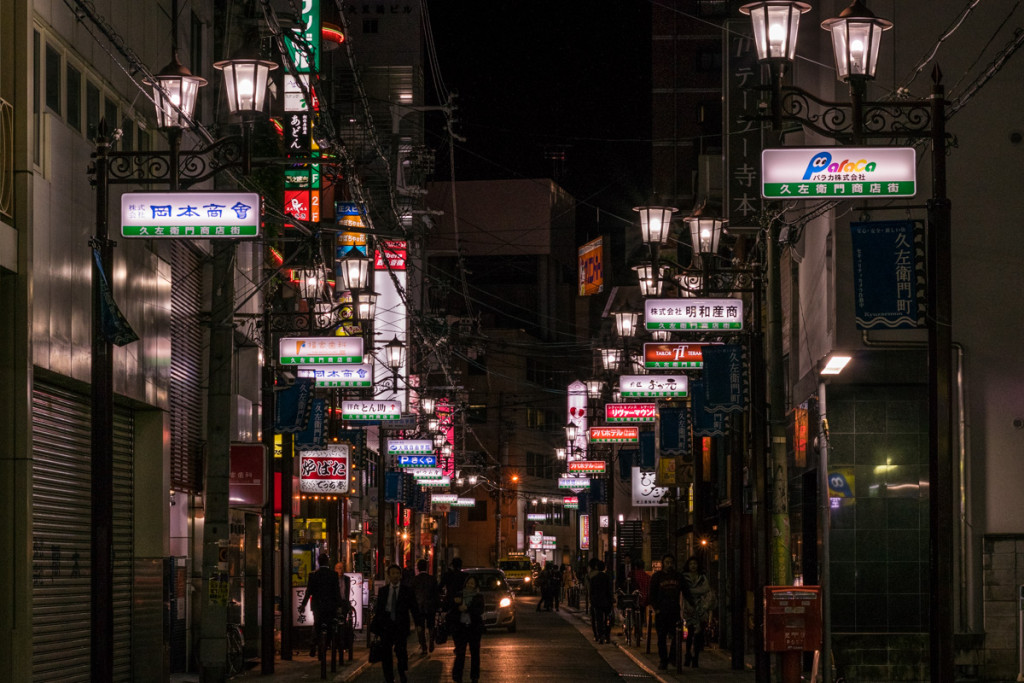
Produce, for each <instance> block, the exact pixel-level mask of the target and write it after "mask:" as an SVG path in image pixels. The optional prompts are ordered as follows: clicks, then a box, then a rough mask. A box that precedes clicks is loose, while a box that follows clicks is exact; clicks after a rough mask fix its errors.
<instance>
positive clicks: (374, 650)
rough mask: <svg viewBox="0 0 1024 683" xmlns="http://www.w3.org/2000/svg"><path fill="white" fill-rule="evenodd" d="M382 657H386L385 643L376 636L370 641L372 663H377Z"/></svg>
mask: <svg viewBox="0 0 1024 683" xmlns="http://www.w3.org/2000/svg"><path fill="white" fill-rule="evenodd" d="M382 659H384V643H383V642H382V641H381V639H380V638H378V637H376V636H375V637H374V638H373V640H371V641H370V664H376V663H377V662H379V661H381V660H382Z"/></svg>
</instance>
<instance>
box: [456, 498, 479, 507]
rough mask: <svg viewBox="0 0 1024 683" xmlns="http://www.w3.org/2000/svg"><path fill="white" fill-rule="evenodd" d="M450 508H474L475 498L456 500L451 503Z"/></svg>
mask: <svg viewBox="0 0 1024 683" xmlns="http://www.w3.org/2000/svg"><path fill="white" fill-rule="evenodd" d="M452 507H457V508H471V507H476V498H456V499H455V502H454V503H452Z"/></svg>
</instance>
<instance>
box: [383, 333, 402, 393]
mask: <svg viewBox="0 0 1024 683" xmlns="http://www.w3.org/2000/svg"><path fill="white" fill-rule="evenodd" d="M404 360H405V344H403V343H402V342H401V340H399V338H398V335H397V334H396V335H395V336H394V338H393V339H392V340H391V341H389V342H388V343H387V344H385V345H384V365H386V366H388V368H389V369H390V370H391V372H393V373H394V374H395V375H396V376H397V375H398V371H399V369H401V367H402V362H403V361H404ZM396 389H397V387H396Z"/></svg>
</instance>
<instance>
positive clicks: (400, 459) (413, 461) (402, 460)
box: [395, 455, 437, 467]
mask: <svg viewBox="0 0 1024 683" xmlns="http://www.w3.org/2000/svg"><path fill="white" fill-rule="evenodd" d="M395 465H397V466H398V467H436V466H437V456H436V455H399V456H397V457H396V458H395Z"/></svg>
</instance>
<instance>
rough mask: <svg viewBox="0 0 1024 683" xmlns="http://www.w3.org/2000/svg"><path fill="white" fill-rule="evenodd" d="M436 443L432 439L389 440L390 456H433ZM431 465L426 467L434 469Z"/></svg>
mask: <svg viewBox="0 0 1024 683" xmlns="http://www.w3.org/2000/svg"><path fill="white" fill-rule="evenodd" d="M433 454H434V442H433V441H431V440H430V439H389V440H388V455H433ZM436 464H437V463H430V464H429V465H424V467H434V466H435V465H436Z"/></svg>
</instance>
